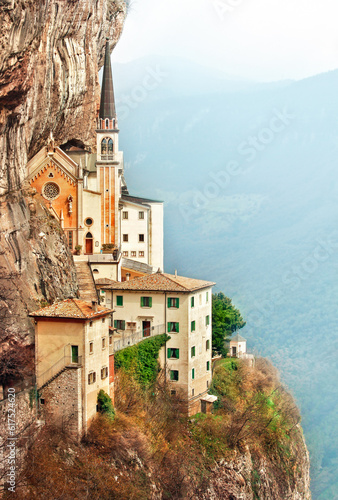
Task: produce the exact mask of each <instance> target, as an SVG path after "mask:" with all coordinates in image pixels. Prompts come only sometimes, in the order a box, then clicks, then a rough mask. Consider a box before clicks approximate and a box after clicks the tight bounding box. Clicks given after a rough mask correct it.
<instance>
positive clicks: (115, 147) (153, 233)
mask: <svg viewBox="0 0 338 500" xmlns="http://www.w3.org/2000/svg"><path fill="white" fill-rule="evenodd" d="M27 179H28V181H29V183H30V185H31V186H32V187H34V188H36V189H37V191H38V192H39V193H40V194H41V195H42V196H43V198H44V199H45V200H46V204H47V206H48V207H49V210H50V211H51V213H52V215H53V216H54V217H55V218H56V219H57V220H58V221H59V222H60V224H61V227H62V228H63V230H64V231H65V234H66V236H67V239H68V244H69V247H70V249H71V250H72V251H73V252H74V253H75V250H76V249H77V252H78V253H81V254H85V255H88V256H92V258H91V260H90V265H91V267H92V268H95V269H96V270H97V273H98V275H99V276H98V277H100V278H105V277H108V278H109V277H114V279H121V267H122V260H121V253H122V254H124V255H125V256H126V257H127V256H128V258H129V259H130V260H131V261H132V262H141V263H143V264H145V265H148V266H149V267H150V269H151V271H156V270H157V269H158V268H160V269H163V203H162V202H156V201H152V200H148V199H144V198H140V197H135V196H131V195H130V194H129V192H128V188H127V185H126V182H125V178H124V163H123V153H122V151H120V149H119V128H118V121H117V114H116V108H115V98H114V88H113V77H112V69H111V62H110V50H109V43H108V42H107V45H106V53H105V63H104V70H103V82H102V89H101V102H100V108H99V114H98V118H97V129H96V148H95V149H94V148H93V150H91V149H90V148H88V147H86V145H85V144H84V143H83V142H81V140H78V139H77V140H75V139H70V140H69V141H68V142H67V143H65V144H62V145H56V144H54V140H53V138H52V137H51V138H50V140H49V143H48V144H47V145H46V146H45V147H44V148H42V149H41V150H40V151H39V152H38V153H37V154H36V155H35V156H34V157H33V158H32V159H31V160H30V161H29V163H28V164H27ZM126 214H129V215H130V217H129V219H126V218H125V217H126ZM134 214H137V223H136V226H137V227H136V226H135V227H134V222H135V221H134ZM127 217H128V215H127ZM135 220H136V219H135ZM134 230H135V231H136V232H135V238H137V239H136V240H135V241H134ZM122 234H123V235H124V237H123V236H122ZM125 235H128V236H129V237H130V239H129V238H126V236H125ZM79 247H81V250H79ZM101 253H109V255H110V257H109V259H108V258H105V259H100V258H99V257H98V255H99V254H101ZM108 260H109V266H110V268H112V267H114V266H115V267H116V269H115V270H114V269H109V270H108V269H107V263H108Z"/></svg>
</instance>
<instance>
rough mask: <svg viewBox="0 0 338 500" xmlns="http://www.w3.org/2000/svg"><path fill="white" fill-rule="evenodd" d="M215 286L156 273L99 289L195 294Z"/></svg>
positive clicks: (205, 282)
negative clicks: (196, 291) (197, 291)
mask: <svg viewBox="0 0 338 500" xmlns="http://www.w3.org/2000/svg"><path fill="white" fill-rule="evenodd" d="M213 285H215V283H213V282H211V281H202V280H197V279H193V278H184V277H183V276H174V275H173V274H166V273H155V274H150V275H147V276H140V277H137V278H133V279H132V280H130V281H122V282H119V281H114V282H113V283H112V284H109V285H108V284H107V285H105V284H98V283H96V286H97V288H104V289H106V290H134V291H137V290H138V291H152V292H194V291H195V290H201V289H202V288H208V287H210V286H213Z"/></svg>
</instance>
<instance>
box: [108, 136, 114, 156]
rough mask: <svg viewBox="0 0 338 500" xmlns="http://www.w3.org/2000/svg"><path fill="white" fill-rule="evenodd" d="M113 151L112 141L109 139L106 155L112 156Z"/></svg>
mask: <svg viewBox="0 0 338 500" xmlns="http://www.w3.org/2000/svg"><path fill="white" fill-rule="evenodd" d="M113 151H114V143H113V139H109V141H108V154H113Z"/></svg>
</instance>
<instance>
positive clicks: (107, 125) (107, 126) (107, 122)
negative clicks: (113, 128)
mask: <svg viewBox="0 0 338 500" xmlns="http://www.w3.org/2000/svg"><path fill="white" fill-rule="evenodd" d="M106 129H107V130H108V129H109V120H108V118H107V119H106Z"/></svg>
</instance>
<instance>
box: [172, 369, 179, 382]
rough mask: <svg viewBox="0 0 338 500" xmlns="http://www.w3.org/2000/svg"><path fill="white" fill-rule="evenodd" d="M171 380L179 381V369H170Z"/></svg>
mask: <svg viewBox="0 0 338 500" xmlns="http://www.w3.org/2000/svg"><path fill="white" fill-rule="evenodd" d="M170 380H172V381H173V382H177V381H178V370H170Z"/></svg>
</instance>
